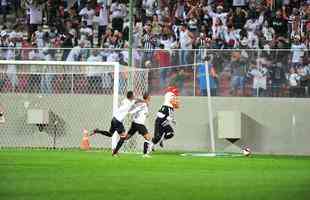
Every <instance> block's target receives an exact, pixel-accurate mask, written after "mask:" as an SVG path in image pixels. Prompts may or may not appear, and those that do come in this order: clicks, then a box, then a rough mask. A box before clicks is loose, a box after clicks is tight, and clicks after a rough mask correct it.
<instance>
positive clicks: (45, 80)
mask: <svg viewBox="0 0 310 200" xmlns="http://www.w3.org/2000/svg"><path fill="white" fill-rule="evenodd" d="M42 53H43V57H44V58H43V59H44V60H45V61H53V60H55V58H54V57H55V55H54V54H55V51H54V50H53V49H50V50H49V49H47V48H44V49H43V50H42ZM56 68H57V67H55V66H51V65H47V66H44V67H43V74H42V75H41V92H42V93H46V94H52V93H53V84H52V83H53V79H54V77H55V75H54V73H56Z"/></svg>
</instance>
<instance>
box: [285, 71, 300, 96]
mask: <svg viewBox="0 0 310 200" xmlns="http://www.w3.org/2000/svg"><path fill="white" fill-rule="evenodd" d="M287 80H288V83H289V84H288V85H289V95H290V97H297V96H298V87H299V80H300V76H299V75H298V74H297V73H296V70H295V69H294V68H293V67H291V68H290V70H289V74H288V75H287Z"/></svg>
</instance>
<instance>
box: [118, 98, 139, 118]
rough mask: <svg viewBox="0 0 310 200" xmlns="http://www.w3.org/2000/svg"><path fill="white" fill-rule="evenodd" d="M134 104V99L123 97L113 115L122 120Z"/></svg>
mask: <svg viewBox="0 0 310 200" xmlns="http://www.w3.org/2000/svg"><path fill="white" fill-rule="evenodd" d="M134 104H135V101H130V100H128V99H124V100H123V101H122V105H121V106H120V107H119V108H118V109H117V111H116V112H115V114H114V117H115V118H116V119H117V120H118V121H120V122H123V121H124V119H125V117H126V116H127V114H128V113H129V111H130V110H131V109H133V106H134Z"/></svg>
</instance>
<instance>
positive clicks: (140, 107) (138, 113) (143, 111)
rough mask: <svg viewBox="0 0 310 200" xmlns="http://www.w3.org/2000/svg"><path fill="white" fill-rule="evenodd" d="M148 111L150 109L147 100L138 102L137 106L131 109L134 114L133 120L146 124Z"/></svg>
mask: <svg viewBox="0 0 310 200" xmlns="http://www.w3.org/2000/svg"><path fill="white" fill-rule="evenodd" d="M148 112H149V109H148V106H147V103H145V102H143V103H139V104H137V105H136V107H135V108H134V109H133V110H131V111H130V113H131V114H133V122H135V123H137V124H142V125H144V124H145V120H146V117H147V114H148Z"/></svg>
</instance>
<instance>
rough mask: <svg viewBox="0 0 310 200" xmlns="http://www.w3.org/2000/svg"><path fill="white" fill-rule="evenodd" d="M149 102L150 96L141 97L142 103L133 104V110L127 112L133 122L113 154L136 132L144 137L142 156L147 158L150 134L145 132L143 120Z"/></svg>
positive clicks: (146, 94) (147, 110)
mask: <svg viewBox="0 0 310 200" xmlns="http://www.w3.org/2000/svg"><path fill="white" fill-rule="evenodd" d="M150 100H151V96H150V95H149V94H148V93H145V94H144V95H143V101H142V102H141V101H140V102H137V103H136V104H135V108H133V109H132V110H130V111H129V113H130V114H132V116H133V121H132V123H131V127H130V129H129V131H128V133H127V136H126V138H120V140H119V141H118V143H117V145H116V149H115V150H114V152H113V153H114V154H117V152H118V150H119V149H120V148H121V147H122V145H123V143H124V141H125V140H128V139H129V138H131V137H132V136H133V135H134V134H135V133H136V132H138V133H139V134H140V135H141V136H143V137H144V139H145V141H144V144H143V156H144V157H149V155H148V152H149V151H148V149H150V148H151V146H150V145H151V144H152V143H151V138H152V136H151V134H150V133H149V131H148V130H147V128H146V126H145V120H146V117H147V115H148V112H149V109H148V105H149V102H150Z"/></svg>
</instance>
